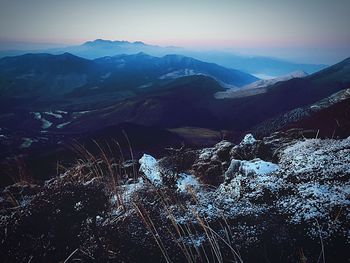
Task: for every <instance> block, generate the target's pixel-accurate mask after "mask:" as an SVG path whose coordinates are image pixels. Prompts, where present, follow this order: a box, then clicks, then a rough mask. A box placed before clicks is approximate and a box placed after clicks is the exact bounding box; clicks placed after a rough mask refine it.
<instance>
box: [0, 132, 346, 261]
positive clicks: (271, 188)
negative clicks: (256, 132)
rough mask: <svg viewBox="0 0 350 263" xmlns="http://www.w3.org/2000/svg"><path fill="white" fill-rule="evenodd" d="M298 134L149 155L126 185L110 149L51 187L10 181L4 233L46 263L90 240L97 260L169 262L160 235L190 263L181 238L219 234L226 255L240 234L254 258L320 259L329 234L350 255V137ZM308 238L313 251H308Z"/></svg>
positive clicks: (195, 245)
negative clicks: (114, 177)
mask: <svg viewBox="0 0 350 263" xmlns="http://www.w3.org/2000/svg"><path fill="white" fill-rule="evenodd" d="M289 135H291V136H290V137H288V136H289ZM289 135H288V134H286V133H280V134H277V133H276V134H273V135H272V136H270V137H266V138H264V139H263V140H258V139H255V138H254V137H253V136H252V135H247V136H246V137H245V138H244V139H243V141H242V142H241V143H239V144H237V145H234V144H233V143H231V142H228V141H222V142H220V143H218V144H216V145H215V146H213V147H209V148H205V149H201V150H184V151H179V152H174V153H172V155H171V156H167V157H164V158H161V159H159V160H157V159H155V158H154V157H153V156H151V155H148V154H144V155H143V156H142V158H141V159H140V160H139V165H138V167H137V168H136V169H135V171H136V170H137V169H138V168H139V177H138V178H135V177H134V173H132V175H130V176H129V177H126V178H119V180H120V181H118V182H117V183H116V184H115V185H113V183H115V181H111V180H110V179H111V177H110V176H101V174H99V173H98V174H95V173H94V171H102V170H108V169H104V168H105V167H104V166H103V159H102V158H101V159H97V160H96V163H93V162H92V163H89V162H88V163H78V164H77V165H75V166H73V167H71V168H70V169H68V170H67V171H66V172H65V173H64V174H62V175H61V176H58V177H55V178H53V179H51V180H49V181H46V182H45V184H44V185H43V186H35V185H31V184H26V185H22V184H18V185H13V186H10V187H8V188H6V189H5V190H4V191H3V192H2V195H1V196H0V205H1V207H2V210H0V211H1V213H0V231H2V232H1V233H6V235H3V238H2V239H1V242H2V246H3V247H6V248H7V249H8V250H9V251H11V255H10V256H8V255H3V256H7V257H8V258H9V259H11V260H12V261H14V260H13V259H18V258H20V259H23V260H22V261H23V262H28V261H30V260H31V256H32V255H34V254H33V253H36V254H35V255H41V257H38V258H34V260H35V261H39V262H56V261H60V260H62V259H64V258H67V256H68V255H70V254H71V253H72V251H74V250H76V248H77V247H79V248H82V249H83V251H84V252H82V253H80V252H81V251H80V252H77V254H76V255H75V256H77V255H79V256H80V257H81V258H84V257H85V256H86V257H87V258H86V260H87V261H89V260H91V257H94V258H97V257H98V258H101V259H103V260H102V261H103V262H120V261H123V262H144V259H145V258H146V257H147V259H149V260H152V261H153V262H158V261H159V259H160V258H162V257H163V255H162V253H161V252H160V249H159V245H157V243H158V244H161V246H163V248H164V250H165V251H166V252H167V253H169V256H170V258H171V259H172V261H173V262H183V261H184V260H185V259H184V257H181V256H179V255H181V253H182V252H181V250H179V246H185V248H186V249H193V250H191V251H192V252H193V253H196V251H198V250H200V251H204V250H205V249H209V250H205V253H207V254H206V255H211V254H213V253H214V251H213V250H210V247H211V244H214V245H215V244H216V243H215V242H217V244H218V246H219V248H218V249H219V250H220V253H221V252H222V255H223V256H224V257H226V256H227V255H228V254H229V253H231V252H230V249H229V250H227V244H229V245H230V246H232V247H234V248H235V249H237V250H238V252H239V253H240V255H241V256H242V258H243V262H261V261H260V260H261V258H262V257H263V256H266V255H267V256H268V257H269V259H271V260H270V262H317V260H318V258H319V255H320V249H321V242H322V246H324V247H325V249H326V257H328V258H327V260H326V262H344V260H342V259H344V258H346V257H347V254H346V253H348V252H347V251H346V250H347V249H348V248H349V245H350V231H349V226H350V225H349V222H350V183H349V176H350V138H347V139H342V140H321V139H304V138H303V137H302V136H299V137H298V136H297V135H296V134H289ZM130 163H131V164H132V165H134V164H135V162H134V161H132V162H130ZM106 167H107V166H106ZM111 167H113V169H114V167H116V168H118V167H119V166H118V164H117V163H112V164H111ZM123 167H124V168H125V169H131V167H130V165H123ZM101 168H102V169H101ZM119 168H121V167H119ZM124 168H123V169H124ZM132 168H135V167H132ZM121 174H127V173H126V171H124V172H121ZM38 218H40V219H41V220H38ZM14 222H15V224H14ZM67 222H69V223H67ZM26 225H30V226H35V227H33V228H32V229H33V232H30V233H29V234H28V233H25V232H23V229H24V228H23V227H22V226H26ZM61 235H63V236H64V238H61V239H60V238H58V239H57V240H56V237H60V236H61ZM19 237H20V238H19ZM155 239H157V241H155ZM62 240H63V241H62ZM17 241H18V242H17ZM62 242H63V243H62ZM225 242H226V243H225ZM61 243H62V246H60V244H61ZM23 244H24V245H23ZM42 244H44V246H49V249H46V247H45V249H44V250H43V245H42ZM225 244H226V245H225ZM266 246H267V247H270V248H269V249H267V250H266ZM24 247H28V250H25V249H24ZM225 248H226V250H225ZM301 248H302V255H303V256H305V257H307V258H308V261H302V260H300V261H299V256H300V255H301V254H300V253H301V252H300V251H301ZM33 251H34V252H33ZM42 251H45V253H43V252H42ZM216 252H218V251H216ZM0 253H1V251H0ZM40 253H42V254H40ZM99 253H100V254H99ZM227 253H228V254H227ZM47 255H49V257H48V258H45V257H46V256H47ZM57 255H59V256H57ZM0 256H2V255H1V254H0ZM202 256H204V253H203V254H202ZM255 256H256V257H255ZM44 258H45V259H48V260H46V261H45V260H43V259H44ZM338 258H341V260H336V259H338ZM228 259H232V256H231V258H230V257H228ZM281 259H283V260H281ZM11 260H8V262H11ZM204 261H205V260H204ZM233 261H234V260H233Z"/></svg>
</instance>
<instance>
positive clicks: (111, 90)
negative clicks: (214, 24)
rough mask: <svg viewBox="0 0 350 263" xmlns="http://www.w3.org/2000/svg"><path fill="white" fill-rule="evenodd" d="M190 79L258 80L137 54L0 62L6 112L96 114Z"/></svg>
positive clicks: (187, 61)
mask: <svg viewBox="0 0 350 263" xmlns="http://www.w3.org/2000/svg"><path fill="white" fill-rule="evenodd" d="M188 75H208V76H211V77H213V78H215V79H216V80H217V81H219V82H220V83H222V84H223V85H229V86H232V85H233V86H241V85H245V84H247V83H251V82H254V81H255V80H256V78H255V77H253V76H252V75H249V74H246V73H243V72H240V71H237V70H233V69H227V68H224V67H221V66H218V65H216V64H212V63H205V62H201V61H198V60H195V59H192V58H189V57H183V56H178V55H168V56H164V57H161V58H158V57H152V56H149V55H147V54H144V53H138V54H135V55H120V56H115V57H104V58H100V59H96V60H94V61H92V60H86V59H83V58H80V57H76V56H74V55H71V54H68V53H65V54H62V55H50V54H27V55H23V56H18V57H7V58H3V59H1V60H0V97H1V100H2V101H4V102H7V104H6V105H7V107H8V108H10V107H12V108H26V109H31V107H32V109H31V110H35V107H36V108H38V107H41V108H42V109H45V108H46V109H47V107H49V109H52V108H62V107H63V108H65V109H76V108H81V109H86V108H89V109H96V108H99V107H101V104H102V105H103V106H106V105H110V104H112V103H114V102H115V101H118V100H121V99H124V98H130V97H134V96H137V95H139V94H143V93H147V92H149V90H150V89H149V87H153V88H154V87H157V85H158V86H159V85H161V84H162V85H163V84H164V83H168V82H169V81H171V80H173V79H176V78H178V77H183V76H188ZM21 99H22V100H23V101H21ZM34 102H35V103H34ZM33 107H34V108H33Z"/></svg>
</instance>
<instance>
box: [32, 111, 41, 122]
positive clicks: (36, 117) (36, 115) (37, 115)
mask: <svg viewBox="0 0 350 263" xmlns="http://www.w3.org/2000/svg"><path fill="white" fill-rule="evenodd" d="M31 113H32V114H33V115H34V119H36V120H40V119H41V113H40V112H31Z"/></svg>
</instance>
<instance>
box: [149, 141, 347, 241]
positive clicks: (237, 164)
mask: <svg viewBox="0 0 350 263" xmlns="http://www.w3.org/2000/svg"><path fill="white" fill-rule="evenodd" d="M255 143H258V142H257V140H255V139H254V137H253V136H252V135H247V136H246V137H245V138H244V139H243V141H242V142H241V144H240V145H241V147H245V146H244V145H247V144H249V145H253V144H255ZM223 147H229V148H230V147H232V145H230V144H229V143H228V142H221V143H219V144H218V145H216V146H214V147H213V148H206V149H204V150H201V151H199V157H198V161H197V163H196V164H195V165H198V162H199V163H201V164H202V165H203V166H205V165H208V164H209V165H210V163H211V162H212V161H213V160H216V161H218V160H220V157H219V156H218V152H220V149H222V148H223ZM278 156H279V158H278V159H279V160H278V163H272V162H269V161H264V160H262V159H260V158H254V159H251V160H237V159H231V160H230V164H229V166H228V168H227V169H226V170H225V171H224V174H223V176H224V182H222V183H221V184H219V185H218V186H217V187H215V188H213V187H207V186H205V185H204V184H202V185H201V186H200V183H198V181H197V182H196V184H195V187H193V188H194V190H195V191H192V194H193V193H194V194H195V195H196V198H195V199H196V203H193V202H192V200H191V201H188V202H187V211H181V212H179V211H178V212H174V213H175V214H177V220H178V222H180V223H184V222H189V221H192V223H193V222H195V221H196V216H195V214H198V215H200V216H202V217H203V218H206V220H208V221H209V222H210V221H215V220H218V219H219V218H220V217H222V215H225V217H227V218H229V219H230V220H238V222H239V221H240V220H247V218H250V219H249V220H253V219H254V218H255V219H254V220H256V222H255V223H254V224H255V228H254V229H255V230H253V231H250V234H253V232H254V231H255V233H256V237H257V236H258V234H259V233H261V231H262V230H263V226H262V224H261V223H260V222H259V218H266V217H269V218H270V217H272V216H276V217H279V218H284V219H283V220H284V224H286V225H287V226H288V225H290V226H291V227H292V226H294V227H298V226H301V227H302V228H303V229H305V234H306V235H308V236H309V237H310V238H314V239H318V238H319V236H320V233H322V238H324V239H327V238H331V237H332V236H333V235H335V234H338V235H339V234H340V235H343V234H342V233H347V229H348V224H347V223H346V222H347V221H348V220H349V219H350V209H349V208H350V183H349V176H350V138H347V139H343V140H321V139H308V140H298V141H296V142H294V143H289V144H287V145H286V146H285V147H281V150H280V152H279V153H278ZM206 160H210V161H207V163H205V161H206ZM203 162H204V163H203ZM152 163H153V165H152V167H156V161H155V159H152ZM149 171H150V170H148V172H147V177H150V178H152V177H154V176H155V177H157V178H159V177H161V173H159V172H158V171H155V170H152V169H151V171H152V172H151V174H152V173H153V175H151V174H150V173H149ZM184 172H187V173H188V174H190V173H191V172H192V174H193V173H194V171H184ZM186 176H187V177H185V178H189V179H188V181H189V182H190V181H191V180H192V178H194V177H192V176H190V175H186ZM181 180H183V181H181ZM186 181H187V180H186ZM186 181H185V180H184V179H183V174H179V178H178V183H177V184H178V186H179V188H180V189H181V190H182V191H183V190H184V189H185V188H184V187H183V186H182V183H181V182H186ZM172 209H174V210H176V206H173V207H172ZM193 211H196V213H195V214H194V213H193ZM239 224H240V223H239ZM241 228H242V229H244V227H243V226H241ZM242 229H241V230H242ZM345 238H346V239H347V240H348V241H350V236H348V234H346V237H345Z"/></svg>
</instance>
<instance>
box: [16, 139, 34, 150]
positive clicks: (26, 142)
mask: <svg viewBox="0 0 350 263" xmlns="http://www.w3.org/2000/svg"><path fill="white" fill-rule="evenodd" d="M22 140H23V142H22V144H21V146H20V148H29V147H30V146H31V145H32V143H33V142H38V140H36V139H31V138H22Z"/></svg>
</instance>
